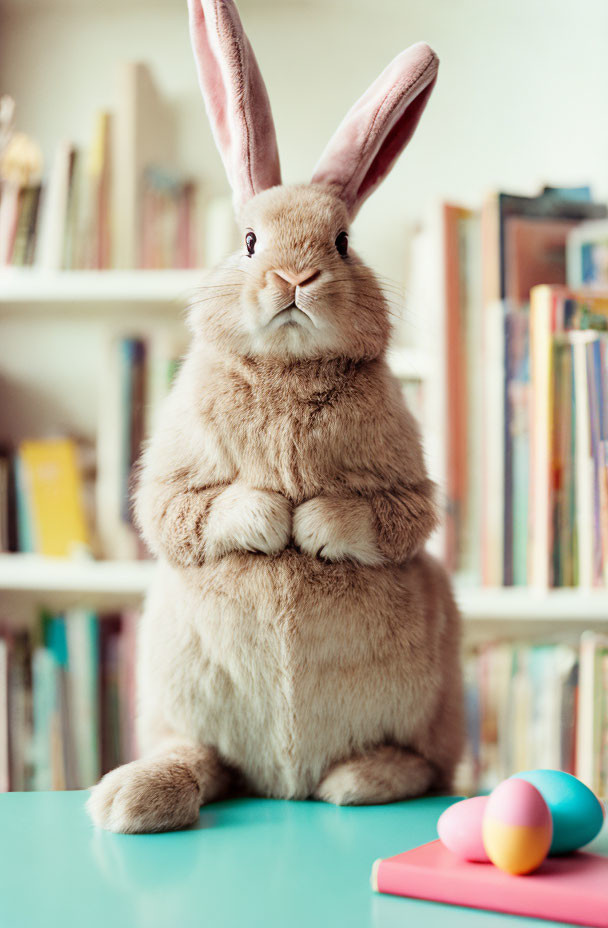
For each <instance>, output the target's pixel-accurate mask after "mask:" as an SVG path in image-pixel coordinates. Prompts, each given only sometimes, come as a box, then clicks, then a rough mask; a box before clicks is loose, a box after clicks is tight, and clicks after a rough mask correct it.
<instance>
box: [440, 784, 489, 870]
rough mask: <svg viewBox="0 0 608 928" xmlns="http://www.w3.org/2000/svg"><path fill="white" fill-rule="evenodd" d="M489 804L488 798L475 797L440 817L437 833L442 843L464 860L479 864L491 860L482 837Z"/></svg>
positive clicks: (456, 804)
mask: <svg viewBox="0 0 608 928" xmlns="http://www.w3.org/2000/svg"><path fill="white" fill-rule="evenodd" d="M487 804H488V797H487V796H475V797H474V798H473V799H463V800H462V801H461V802H455V803H454V805H452V806H449V807H448V808H447V809H446V810H445V812H442V814H441V815H440V816H439V821H438V822H437V833H438V835H439V838H440V840H441V842H442V843H443V844H445V846H446V847H447V848H448V849H449V850H450V851H452V853H453V854H456V855H457V856H458V857H462V859H463V860H473V861H478V862H479V863H488V862H489V860H490V858H489V857H488V855H487V852H486V849H485V847H484V846H483V836H482V821H483V816H484V812H485V810H486V806H487Z"/></svg>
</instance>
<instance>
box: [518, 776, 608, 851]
mask: <svg viewBox="0 0 608 928" xmlns="http://www.w3.org/2000/svg"><path fill="white" fill-rule="evenodd" d="M515 777H516V778H519V779H520V780H527V781H528V783H531V784H532V786H535V787H536V788H537V790H538V791H539V793H540V794H541V796H542V797H543V799H544V800H545V802H546V803H547V805H548V806H549V811H550V812H551V818H552V820H553V840H552V841H551V847H550V848H549V854H567V853H568V851H575V850H576V849H577V848H579V847H582V846H583V845H584V844H588V843H589V842H590V841H593V839H594V838H595V836H596V835H597V834H598V832H599V831H600V829H601V827H602V825H603V823H604V808H603V806H602V804H601V802H600V801H599V799H598V798H597V796H596V795H595V793H593V792H592V791H591V790H590V789H589V787H588V786H585V784H584V783H582V782H581V781H580V780H578V779H577V778H576V777H573V776H572V775H571V774H570V773H564V772H563V771H562V770H526V771H525V772H524V773H516V774H515Z"/></svg>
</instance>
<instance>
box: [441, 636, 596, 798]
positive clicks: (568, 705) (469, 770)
mask: <svg viewBox="0 0 608 928" xmlns="http://www.w3.org/2000/svg"><path fill="white" fill-rule="evenodd" d="M465 683H466V694H467V712H468V739H467V750H466V755H465V760H464V762H463V765H462V767H461V769H460V771H459V787H460V788H461V789H464V790H466V791H469V792H479V791H485V790H491V789H493V788H494V786H496V785H497V784H498V783H499V782H500V781H501V780H503V779H505V778H506V777H508V776H510V775H511V774H513V773H516V772H517V771H520V770H530V769H534V768H538V767H550V768H555V769H559V770H565V771H567V772H568V773H572V774H574V775H576V776H578V777H580V778H581V779H582V780H583V781H584V782H585V783H587V784H588V785H589V786H590V787H591V788H592V789H593V790H594V791H595V792H596V794H597V795H600V796H605V795H608V637H606V636H601V635H598V634H595V633H593V632H585V633H584V634H583V635H582V637H581V640H580V642H573V643H571V644H563V643H560V644H554V643H553V644H552V643H542V644H539V643H529V642H494V643H490V644H486V645H484V646H483V647H480V648H479V649H476V650H474V651H472V652H471V653H470V654H469V656H468V658H467V661H466V665H465Z"/></svg>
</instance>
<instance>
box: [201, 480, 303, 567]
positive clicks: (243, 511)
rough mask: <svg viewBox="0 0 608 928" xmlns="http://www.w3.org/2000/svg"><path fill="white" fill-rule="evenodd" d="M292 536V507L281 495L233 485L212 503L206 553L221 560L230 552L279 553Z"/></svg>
mask: <svg viewBox="0 0 608 928" xmlns="http://www.w3.org/2000/svg"><path fill="white" fill-rule="evenodd" d="M290 537H291V507H290V505H289V503H288V502H287V500H286V499H285V497H284V496H281V494H280V493H272V492H270V491H268V490H252V489H251V488H250V487H246V486H243V485H240V484H233V485H232V486H230V487H228V488H227V489H226V490H224V492H223V493H221V494H220V496H218V498H217V499H216V500H215V502H214V503H213V506H212V507H211V513H210V515H209V521H208V523H207V531H206V539H205V551H206V554H207V555H208V556H210V557H221V556H222V555H224V554H228V552H230V551H250V552H252V553H254V554H279V552H280V551H282V550H283V549H284V548H286V547H287V545H288V544H289V539H290Z"/></svg>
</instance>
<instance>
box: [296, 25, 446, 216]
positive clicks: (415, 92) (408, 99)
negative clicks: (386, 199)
mask: <svg viewBox="0 0 608 928" xmlns="http://www.w3.org/2000/svg"><path fill="white" fill-rule="evenodd" d="M438 67H439V60H438V58H437V56H436V55H435V53H434V51H433V50H432V49H431V48H429V46H428V45H426V44H425V43H424V42H420V43H418V44H417V45H412V47H411V48H408V49H406V51H404V52H402V53H401V54H400V55H398V56H397V57H396V58H395V59H394V61H392V62H391V63H390V64H389V66H388V67H387V68H386V69H385V70H384V71H383V72H382V74H381V75H380V77H379V78H378V79H377V80H376V81H375V82H374V83H373V84H372V86H371V87H370V88H369V90H368V91H367V92H366V93H365V94H364V95H363V96H362V97H361V99H360V100H358V101H357V102H356V103H355V105H354V106H353V107H352V109H351V110H350V111H349V112H348V113H347V115H346V117H345V118H344V120H343V121H342V123H341V124H340V126H339V127H338V129H337V131H336V133H335V134H334V136H333V138H332V139H331V140H330V142H329V144H328V146H327V148H326V149H325V151H324V152H323V154H322V156H321V158H320V160H319V163H318V164H317V167H316V168H315V172H314V175H313V179H312V181H313V183H320V184H330V185H331V186H332V187H334V189H336V192H337V193H338V194H339V195H340V196H341V197H342V199H343V200H344V202H345V203H346V206H347V208H348V211H349V214H350V216H351V218H354V216H355V215H356V213H357V212H358V210H359V207H360V206H361V204H362V203H363V201H364V200H365V199H366V198H367V197H368V196H369V195H370V193H371V192H372V190H374V188H375V187H377V186H378V184H379V183H380V182H381V181H382V180H383V179H384V178H385V177H386V175H387V174H388V172H389V171H390V170H391V168H392V167H393V165H394V163H395V161H396V160H397V158H398V157H399V155H400V154H401V152H402V151H403V149H404V148H405V146H406V145H407V143H408V142H409V140H410V139H411V137H412V135H413V134H414V130H415V129H416V126H417V125H418V122H419V120H420V117H421V115H422V111H423V110H424V107H425V106H426V103H427V101H428V98H429V96H430V94H431V91H432V89H433V87H434V85H435V81H436V79H437V70H438Z"/></svg>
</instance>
